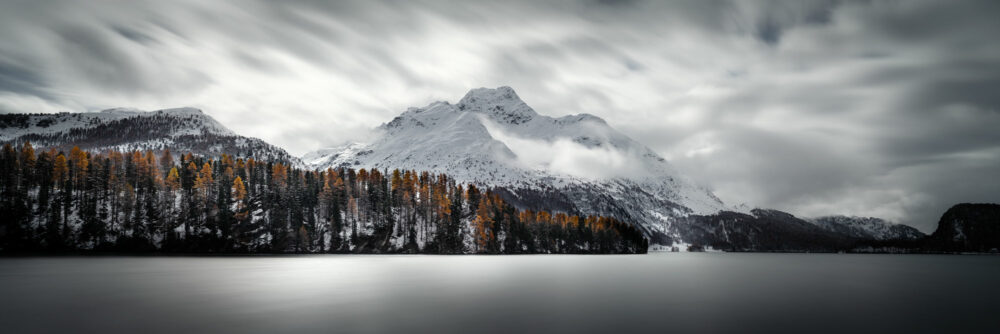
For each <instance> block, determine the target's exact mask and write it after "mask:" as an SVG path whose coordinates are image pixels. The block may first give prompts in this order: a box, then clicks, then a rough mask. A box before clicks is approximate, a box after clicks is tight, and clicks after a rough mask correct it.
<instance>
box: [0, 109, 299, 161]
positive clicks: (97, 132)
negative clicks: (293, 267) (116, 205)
mask: <svg viewBox="0 0 1000 334" xmlns="http://www.w3.org/2000/svg"><path fill="white" fill-rule="evenodd" d="M25 141H30V142H31V143H32V144H33V145H34V146H36V147H56V148H60V149H68V148H71V147H73V146H79V147H80V148H82V149H85V150H92V151H100V150H109V149H113V150H121V151H130V150H143V151H144V150H154V151H158V150H162V149H170V150H172V151H174V152H188V151H190V152H192V153H194V154H199V155H207V156H217V155H219V154H222V153H229V154H236V155H239V156H245V157H255V158H257V159H264V160H273V161H287V162H291V163H295V164H301V162H300V161H299V160H298V158H296V157H293V156H291V155H290V154H288V152H286V151H285V150H283V149H281V148H278V147H276V146H273V145H271V144H268V143H266V142H264V141H262V140H260V139H257V138H250V137H243V136H240V135H238V134H236V133H235V132H233V131H232V130H229V129H228V128H226V127H225V126H223V125H222V124H220V123H219V122H218V121H216V120H215V119H214V118H212V117H211V116H208V115H207V114H205V113H204V112H202V111H201V110H199V109H195V108H173V109H163V110H157V111H141V110H137V109H130V108H115V109H107V110H104V111H101V112H87V113H58V114H3V115H0V143H20V142H25Z"/></svg>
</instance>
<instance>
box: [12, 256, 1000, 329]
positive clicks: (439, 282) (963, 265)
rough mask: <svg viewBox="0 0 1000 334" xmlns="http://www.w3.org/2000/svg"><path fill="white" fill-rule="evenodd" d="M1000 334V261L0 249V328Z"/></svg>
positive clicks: (974, 258) (985, 258) (986, 258)
mask: <svg viewBox="0 0 1000 334" xmlns="http://www.w3.org/2000/svg"><path fill="white" fill-rule="evenodd" d="M848 331H861V332H885V331H889V332H949V333H950V332H957V331H971V332H992V333H1000V257H997V256H948V255H837V254H821V255H817V254H711V253H709V254H705V253H702V254H697V253H692V254H684V253H679V254H678V253H660V254H650V255H630V256H574V255H552V256H547V255H540V256H363V255H343V256H338V255H334V256H281V257H59V258H0V332H3V333H33V332H75V333H89V332H104V333H201V332H226V333H229V332H239V333H278V332H313V333H315V332H322V333H339V332H344V333H354V332H357V333H411V332H418V333H449V332H451V333H455V332H458V333H519V332H559V333H561V332H570V333H620V332H648V333H663V332H698V333H712V332H717V333H730V332H798V333H806V332H848Z"/></svg>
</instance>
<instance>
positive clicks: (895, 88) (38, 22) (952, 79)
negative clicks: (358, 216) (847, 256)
mask: <svg viewBox="0 0 1000 334" xmlns="http://www.w3.org/2000/svg"><path fill="white" fill-rule="evenodd" d="M998 13H1000V3H998V2H996V1H963V2H958V3H955V2H946V1H923V0H916V1H902V2H900V1H832V0H831V1H759V2H749V1H724V0H714V1H669V2H668V1H643V0H632V1H597V0H581V1H552V2H537V1H504V2H495V1H493V2H490V1H463V2H454V1H405V2H399V1H336V2H314V1H281V2H272V1H252V0H251V1H210V2H205V1H194V0H181V1H170V2H162V1H129V2H117V1H116V2H96V3H92V2H88V3H83V2H79V1H70V0H55V1H17V0H15V1H4V2H0V112H56V111H67V110H68V111H87V110H91V111H92V110H99V109H103V108H107V107H117V106H131V107H138V108H144V109H160V108H165V107H172V106H194V107H199V108H201V109H203V110H205V111H206V112H207V113H209V114H210V115H212V116H213V117H215V118H217V119H218V120H219V121H220V122H222V123H223V124H226V125H227V126H229V127H231V128H232V129H233V130H235V131H237V132H240V133H244V134H249V135H253V136H257V137H261V138H263V139H265V140H267V141H269V142H272V143H274V144H277V145H280V146H282V147H286V148H287V149H289V150H290V151H291V152H292V153H295V154H302V153H305V152H307V151H309V150H312V149H316V148H319V147H322V146H328V145H333V144H337V143H340V142H343V141H345V140H349V139H351V137H357V136H363V135H364V134H366V133H368V132H369V130H370V129H371V128H373V127H375V126H377V125H378V124H381V123H383V122H385V121H387V120H390V119H392V117H394V116H395V115H397V114H398V113H400V112H402V111H403V110H405V109H406V108H407V107H410V106H421V105H426V104H428V103H430V102H433V101H436V100H452V101H454V100H456V99H457V98H458V97H460V96H462V95H463V94H464V93H465V92H466V91H467V90H468V89H470V88H473V87H483V86H486V87H496V86H503V85H509V86H512V87H514V88H515V89H516V90H517V91H518V94H519V95H520V96H521V97H522V98H523V99H524V100H525V101H526V102H527V103H528V104H529V105H531V106H532V107H534V108H535V109H536V110H538V111H539V112H540V113H543V114H546V115H550V116H562V115H567V114H577V113H590V114H594V115H597V116H600V117H601V118H603V119H605V120H607V121H608V123H609V124H611V125H612V126H614V127H616V128H617V129H619V130H621V131H622V132H624V133H627V134H629V135H630V136H632V137H633V138H635V139H637V140H639V141H640V142H643V143H646V144H647V145H649V146H650V147H651V148H653V149H654V150H655V151H657V152H659V153H661V154H662V155H664V156H666V157H668V158H669V159H670V160H671V161H672V162H673V163H674V164H675V165H676V166H677V167H678V168H679V169H680V170H681V171H683V172H686V173H688V174H691V175H692V176H694V177H695V178H696V179H697V180H699V182H700V183H702V184H704V185H706V186H708V187H710V188H712V189H714V190H715V191H716V192H717V194H719V195H720V197H722V199H723V200H725V201H727V202H732V203H740V202H747V203H750V204H752V205H757V206H762V207H772V208H777V209H782V210H787V211H790V212H793V213H796V214H801V215H822V214H836V213H843V214H853V215H875V216H882V217H886V218H890V219H893V220H895V221H898V222H904V223H909V224H913V225H914V226H916V227H919V228H921V229H922V230H924V231H930V230H932V229H933V227H934V226H935V224H936V220H937V219H938V217H939V214H940V213H942V212H944V210H945V209H947V208H948V207H949V206H951V205H952V204H954V203H957V202H962V201H981V202H987V201H989V202H996V201H998V198H1000V193H998V190H997V189H1000V184H998V183H997V182H998V181H994V180H996V179H997V178H996V177H995V175H996V174H997V172H998V167H997V166H998V163H997V160H996V158H995V157H996V156H997V154H996V153H997V151H998V147H1000V138H998V137H997V136H998V135H997V133H998V131H996V130H995V129H997V128H1000V119H998V118H997V115H998V114H1000V94H995V92H994V90H995V89H994V88H993V87H997V86H1000V79H998V78H1000V44H998V43H995V37H994V35H995V32H997V31H1000V21H997V20H996V19H995V18H996V16H997V14H998ZM532 144H536V143H532ZM554 145H562V146H564V147H555V146H554ZM573 145H575V144H574V143H572V142H569V143H561V144H560V143H551V145H549V146H545V148H546V149H547V150H550V151H551V150H558V151H557V152H563V151H565V152H576V153H578V154H579V157H580V159H584V160H587V159H589V160H588V161H590V162H591V163H594V164H597V165H601V166H606V167H607V166H614V164H615V161H619V160H616V159H618V158H617V157H616V156H615V155H614V154H608V152H599V151H596V152H595V151H593V150H580V149H579V147H575V146H573ZM514 146H518V147H520V146H521V145H514ZM524 155H525V156H529V157H530V156H532V154H531V153H529V152H526V153H524ZM574 157H576V155H574V156H572V157H569V158H567V159H568V160H566V161H568V162H566V163H565V164H566V165H570V166H571V165H572V164H573V163H579V162H580V161H575V160H574V159H576V158H574ZM624 159H625V160H624V161H627V154H625V158H624ZM542 160H545V159H542ZM543 163H547V164H548V165H550V166H551V165H555V166H561V165H562V164H563V163H562V162H560V161H556V160H551V161H543ZM560 168H561V167H560ZM570 169H572V168H571V167H570ZM581 173H585V172H581Z"/></svg>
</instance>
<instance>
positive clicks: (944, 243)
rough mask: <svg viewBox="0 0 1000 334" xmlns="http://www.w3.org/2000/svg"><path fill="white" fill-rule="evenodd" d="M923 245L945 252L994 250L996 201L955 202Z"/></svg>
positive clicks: (999, 235) (998, 235)
mask: <svg viewBox="0 0 1000 334" xmlns="http://www.w3.org/2000/svg"><path fill="white" fill-rule="evenodd" d="M926 248H927V249H928V250H935V251H947V252H983V253H985V252H997V250H998V249H1000V204H970V203H962V204H957V205H955V206H953V207H951V208H950V209H948V211H946V212H945V213H944V215H942V216H941V220H940V221H939V222H938V228H937V230H936V231H934V233H933V234H931V236H930V237H928V238H927V240H926Z"/></svg>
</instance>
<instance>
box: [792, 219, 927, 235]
mask: <svg viewBox="0 0 1000 334" xmlns="http://www.w3.org/2000/svg"><path fill="white" fill-rule="evenodd" d="M806 221H808V222H810V223H813V224H815V225H816V226H819V227H821V228H823V229H825V230H827V231H831V232H836V233H840V234H844V235H847V236H850V237H854V238H859V239H872V240H917V239H921V238H923V237H926V236H927V235H925V234H923V233H922V232H920V230H917V229H915V228H913V227H910V226H907V225H902V224H893V223H890V222H887V221H885V220H883V219H881V218H875V217H848V216H826V217H819V218H813V219H806Z"/></svg>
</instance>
